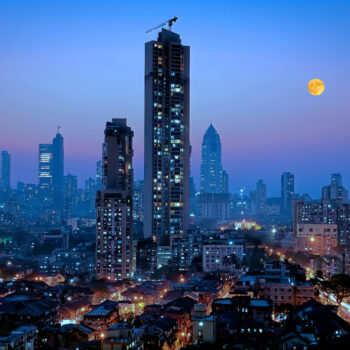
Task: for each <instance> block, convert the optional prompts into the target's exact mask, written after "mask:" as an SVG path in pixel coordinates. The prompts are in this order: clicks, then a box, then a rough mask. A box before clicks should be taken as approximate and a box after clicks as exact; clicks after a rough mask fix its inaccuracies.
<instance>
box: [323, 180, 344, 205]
mask: <svg viewBox="0 0 350 350" xmlns="http://www.w3.org/2000/svg"><path fill="white" fill-rule="evenodd" d="M348 200H349V193H348V190H347V189H346V188H345V187H344V186H343V178H342V176H341V174H332V175H331V184H330V185H329V186H325V187H323V188H322V201H323V202H331V203H339V204H342V203H348Z"/></svg>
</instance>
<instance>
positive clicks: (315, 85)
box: [307, 79, 324, 96]
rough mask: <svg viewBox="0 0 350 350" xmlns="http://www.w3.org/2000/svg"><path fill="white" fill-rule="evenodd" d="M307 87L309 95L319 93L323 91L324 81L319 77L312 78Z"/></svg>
mask: <svg viewBox="0 0 350 350" xmlns="http://www.w3.org/2000/svg"><path fill="white" fill-rule="evenodd" d="M307 88H308V89H309V92H310V94H311V95H315V96H317V95H321V94H322V92H323V91H324V83H323V81H322V80H320V79H312V80H310V82H309V84H308V86H307Z"/></svg>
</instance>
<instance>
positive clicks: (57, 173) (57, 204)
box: [39, 133, 64, 210]
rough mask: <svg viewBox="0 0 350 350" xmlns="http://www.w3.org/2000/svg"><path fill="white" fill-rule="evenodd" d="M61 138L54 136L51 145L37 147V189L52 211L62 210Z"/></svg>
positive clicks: (62, 160) (62, 157)
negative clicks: (49, 204) (49, 203)
mask: <svg viewBox="0 0 350 350" xmlns="http://www.w3.org/2000/svg"><path fill="white" fill-rule="evenodd" d="M63 178H64V150H63V137H62V135H61V134H60V133H57V134H56V137H55V138H54V139H53V142H52V144H40V145H39V188H40V191H41V194H42V197H44V198H45V201H47V202H51V205H52V207H53V208H54V209H59V210H62V209H63V192H64V183H63Z"/></svg>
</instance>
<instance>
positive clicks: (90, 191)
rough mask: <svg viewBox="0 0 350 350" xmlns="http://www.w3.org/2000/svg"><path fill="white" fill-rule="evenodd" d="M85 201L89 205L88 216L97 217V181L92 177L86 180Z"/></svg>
mask: <svg viewBox="0 0 350 350" xmlns="http://www.w3.org/2000/svg"><path fill="white" fill-rule="evenodd" d="M84 199H85V202H86V203H87V211H88V215H89V216H90V215H91V216H92V215H94V216H96V210H95V200H96V180H95V179H93V178H92V177H90V178H88V179H87V180H85V191H84Z"/></svg>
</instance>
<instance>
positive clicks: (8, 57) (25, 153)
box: [0, 0, 350, 197]
mask: <svg viewBox="0 0 350 350" xmlns="http://www.w3.org/2000/svg"><path fill="white" fill-rule="evenodd" d="M174 14H176V15H177V16H178V17H179V21H178V22H177V23H176V24H175V25H174V30H175V31H177V32H178V33H180V35H181V37H182V39H183V43H184V44H187V45H190V46H191V144H192V147H193V154H192V161H191V164H192V174H193V175H194V177H195V180H196V183H197V185H198V179H199V166H200V146H201V142H202V137H203V134H204V132H205V130H206V129H207V127H208V126H209V123H210V120H213V124H214V126H215V128H216V129H217V131H218V132H219V133H220V136H221V141H222V146H223V164H224V168H225V169H226V170H227V171H228V173H229V175H230V189H231V191H235V190H236V189H237V188H238V187H240V186H245V187H247V188H252V187H254V186H255V183H256V181H257V179H258V178H263V179H264V181H265V182H266V183H267V186H268V192H269V195H271V196H276V195H278V194H279V191H280V175H281V173H282V172H283V171H292V172H293V173H294V174H295V176H296V190H297V192H300V193H305V192H308V193H310V194H311V195H313V196H315V197H317V196H319V195H320V188H321V186H322V185H324V184H327V183H329V181H330V179H329V178H330V173H332V172H341V173H342V174H343V178H344V183H345V185H346V186H347V187H349V188H350V163H349V156H348V154H349V150H350V138H349V137H348V134H349V130H350V120H349V110H350V98H349V96H350V94H349V82H350V68H349V62H350V45H349V37H350V24H349V22H350V21H349V18H350V4H349V2H348V1H345V0H344V1H337V0H329V1H326V0H324V1H322V0H317V1H316V0H315V1H308V0H299V1H298V0H295V1H293V2H291V1H277V0H276V1H257V0H256V1H250V0H241V1H235V2H233V1H220V3H219V4H217V2H214V1H182V0H181V1H177V2H176V3H175V2H174V4H166V2H164V1H147V2H145V1H134V2H125V3H122V2H119V1H104V0H101V1H98V2H96V1H74V2H72V1H68V0H61V1H49V2H48V1H39V0H36V1H34V0H32V1H30V0H28V1H17V0H3V1H1V5H0V32H1V33H2V35H1V36H0V123H1V124H0V149H6V150H8V151H9V152H10V153H11V155H12V165H13V166H12V173H13V178H12V180H13V181H12V183H13V184H15V183H16V181H18V180H22V181H26V182H36V181H37V179H36V176H37V147H38V146H37V145H38V143H46V142H50V141H51V139H52V138H53V137H54V135H55V132H56V129H55V127H54V125H56V124H60V125H62V126H63V129H62V134H63V136H64V138H65V155H66V163H65V168H66V173H68V172H71V173H73V174H75V175H78V176H79V177H80V180H81V181H80V182H81V183H82V182H83V180H84V179H85V178H87V177H89V176H94V174H95V162H96V161H97V160H98V159H99V157H100V154H101V143H102V140H103V130H104V125H105V122H106V120H109V119H111V118H113V117H123V116H125V115H126V116H127V118H128V123H129V124H130V126H131V127H132V128H133V129H134V130H135V160H134V168H135V178H136V179H138V178H142V177H143V68H144V67H143V64H144V42H145V41H148V40H152V39H154V38H156V35H157V33H156V32H153V33H150V34H145V30H147V29H148V28H150V27H152V26H155V25H157V24H159V23H161V22H162V21H164V20H166V19H167V18H170V17H171V16H173V15H174ZM313 78H320V79H322V80H323V81H324V82H325V85H326V89H325V92H324V94H323V95H322V96H318V97H315V96H311V95H310V94H309V93H308V91H307V83H308V81H309V80H311V79H313Z"/></svg>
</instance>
